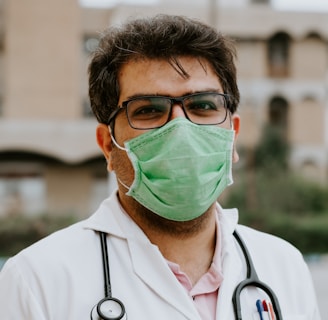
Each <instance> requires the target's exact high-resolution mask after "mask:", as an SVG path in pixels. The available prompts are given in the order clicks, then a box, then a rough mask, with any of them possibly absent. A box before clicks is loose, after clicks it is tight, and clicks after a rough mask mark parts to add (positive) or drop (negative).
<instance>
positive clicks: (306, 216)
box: [222, 126, 328, 253]
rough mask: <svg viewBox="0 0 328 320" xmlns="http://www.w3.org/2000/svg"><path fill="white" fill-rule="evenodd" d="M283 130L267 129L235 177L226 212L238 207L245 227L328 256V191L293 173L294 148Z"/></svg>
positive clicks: (305, 251) (304, 249)
mask: <svg viewBox="0 0 328 320" xmlns="http://www.w3.org/2000/svg"><path fill="white" fill-rule="evenodd" d="M283 132H284V131H283V130H281V128H279V127H273V126H267V127H266V128H264V131H263V136H262V139H261V141H260V143H259V145H258V146H257V147H256V148H255V150H247V151H245V153H244V157H245V158H246V160H247V161H246V165H245V167H244V168H243V169H242V170H239V172H236V174H235V176H236V177H235V185H234V187H233V188H231V190H230V193H229V194H228V195H227V197H226V199H225V201H224V202H223V203H222V204H223V206H224V207H237V208H238V209H239V214H240V223H242V224H245V225H248V226H251V227H253V228H256V229H259V230H261V231H264V232H268V233H272V234H274V235H277V236H279V237H281V238H284V239H286V240H287V241H289V242H291V243H293V244H294V245H295V246H296V247H298V248H299V249H300V250H301V251H302V252H303V253H316V252H328V188H327V186H326V187H324V186H321V185H318V184H316V183H314V182H313V181H309V180H305V179H302V178H301V177H300V176H297V175H296V174H295V173H293V172H292V171H291V170H289V169H288V165H287V163H288V156H289V146H288V143H287V142H286V141H285V139H284V134H283Z"/></svg>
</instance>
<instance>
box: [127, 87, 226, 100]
mask: <svg viewBox="0 0 328 320" xmlns="http://www.w3.org/2000/svg"><path fill="white" fill-rule="evenodd" d="M220 91H221V90H219V89H213V88H206V89H202V90H195V91H187V92H185V93H184V94H183V95H181V96H174V95H170V94H168V95H167V94H166V95H164V94H159V93H145V92H143V93H136V94H133V95H131V96H128V97H127V98H126V99H124V101H127V100H132V99H136V98H141V97H169V98H177V97H184V96H188V95H191V94H196V93H207V92H216V93H224V92H220Z"/></svg>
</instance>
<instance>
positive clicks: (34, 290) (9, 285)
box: [0, 194, 320, 320]
mask: <svg viewBox="0 0 328 320" xmlns="http://www.w3.org/2000/svg"><path fill="white" fill-rule="evenodd" d="M218 214H219V220H220V224H221V231H222V235H221V240H222V259H223V275H224V280H223V283H222V285H221V287H220V289H219V297H218V303H217V316H216V319H220V320H229V319H232V320H233V319H234V313H233V308H232V302H231V297H232V293H233V291H234V288H235V287H236V285H237V284H238V283H239V282H240V281H241V280H243V279H244V278H245V261H244V257H243V255H242V254H241V251H240V248H239V246H238V245H237V244H236V241H235V240H234V238H233V236H232V232H233V230H234V229H235V228H236V227H237V211H236V210H222V209H221V208H220V207H219V206H218ZM237 229H238V231H239V233H240V234H241V236H242V238H243V239H244V241H245V242H246V244H247V247H248V249H249V251H250V253H251V255H252V257H253V262H254V264H255V268H256V270H257V273H258V275H259V278H260V279H261V280H262V281H263V282H265V283H267V284H269V285H270V286H271V287H272V289H273V290H274V291H275V293H276V295H277V296H278V299H279V301H280V306H281V309H282V313H283V316H284V320H302V319H304V320H305V319H306V320H319V319H320V316H319V314H318V309H317V304H316V299H315V295H314V290H313V286H312V282H311V279H310V276H309V272H308V269H307V267H306V265H305V263H304V261H303V258H302V256H301V254H300V253H299V252H298V251H297V250H296V249H295V248H293V247H292V246H291V245H289V244H288V243H286V242H285V241H283V240H280V239H277V238H275V237H272V236H270V235H267V234H264V233H260V232H258V231H254V230H252V229H249V228H246V227H242V226H238V227H237ZM94 230H97V231H104V232H106V233H108V234H109V238H108V239H109V240H108V251H109V261H110V275H111V283H112V294H113V296H114V297H116V298H119V299H120V300H121V301H122V302H123V303H124V305H125V308H126V311H127V315H128V320H144V319H147V320H154V319H156V320H182V319H184V320H185V319H190V320H201V319H200V317H199V315H198V313H197V310H196V308H195V306H194V304H193V301H192V299H191V298H190V297H189V296H188V295H187V294H186V292H185V289H184V288H183V287H182V286H181V285H180V283H179V282H178V281H177V280H176V278H175V276H174V274H173V273H172V272H171V270H170V268H169V267H168V264H167V262H166V261H165V259H164V258H163V256H162V255H161V253H160V251H159V250H158V248H157V247H156V246H154V245H152V244H151V243H150V242H149V240H148V238H147V237H146V236H145V235H144V234H143V232H142V231H141V230H140V229H139V228H138V227H137V226H136V225H135V224H134V223H133V222H132V220H131V219H130V218H129V217H128V216H127V215H126V214H125V213H124V212H123V211H122V208H121V207H120V205H119V203H118V201H117V197H116V195H115V194H113V195H112V196H111V197H110V198H109V199H107V200H105V201H104V202H103V203H102V205H101V206H100V208H99V209H98V210H97V212H96V213H95V214H94V215H93V216H91V217H90V218H89V219H87V220H85V221H82V222H79V223H77V224H75V225H73V226H71V227H69V228H67V229H64V230H62V231H59V232H56V233H54V234H52V235H51V236H49V237H47V238H45V239H44V240H42V241H40V242H38V243H36V244H34V245H32V246H31V247H29V248H27V249H25V250H23V251H22V252H21V253H19V254H18V255H17V256H15V257H14V258H12V259H10V260H9V261H8V262H7V264H6V265H5V266H4V268H3V270H2V272H1V273H0V319H1V320H18V319H19V320H22V319H24V320H32V319H33V320H45V319H47V320H75V319H76V320H82V319H85V320H87V319H90V311H91V309H92V307H93V306H94V305H95V304H96V303H97V302H98V301H99V300H100V299H102V298H103V297H104V281H103V269H102V268H103V266H102V257H101V248H100V241H99V235H98V234H97V233H96V232H94ZM259 298H260V299H262V298H265V295H264V294H263V293H261V292H260V291H259V290H258V289H246V290H245V291H244V292H243V293H242V300H241V301H242V310H243V319H244V320H252V319H258V318H256V317H253V315H254V314H256V307H255V301H256V300H257V299H259Z"/></svg>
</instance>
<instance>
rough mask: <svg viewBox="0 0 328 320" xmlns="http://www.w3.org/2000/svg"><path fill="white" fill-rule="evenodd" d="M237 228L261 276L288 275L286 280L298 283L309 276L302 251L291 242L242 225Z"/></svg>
mask: <svg viewBox="0 0 328 320" xmlns="http://www.w3.org/2000/svg"><path fill="white" fill-rule="evenodd" d="M236 230H237V231H238V232H239V234H240V236H241V238H242V239H243V241H244V242H245V244H246V247H247V249H248V251H249V253H250V255H251V258H252V260H253V262H254V264H255V265H256V268H257V271H258V274H259V276H260V278H264V279H265V278H267V277H268V276H269V277H271V280H272V279H281V278H285V277H282V275H286V276H288V278H287V279H288V280H286V279H285V280H286V281H290V282H293V283H297V281H299V279H300V278H308V277H309V271H308V267H307V265H306V263H305V261H304V258H303V255H302V253H301V252H300V251H299V250H298V249H297V248H296V247H295V246H293V245H292V244H291V243H289V242H287V241H286V240H284V239H282V238H279V237H277V236H274V235H271V234H268V233H264V232H261V231H258V230H255V229H252V228H249V227H245V226H241V225H238V227H237V229H236ZM267 281H269V279H267Z"/></svg>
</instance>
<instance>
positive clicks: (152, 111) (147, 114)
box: [128, 99, 167, 120]
mask: <svg viewBox="0 0 328 320" xmlns="http://www.w3.org/2000/svg"><path fill="white" fill-rule="evenodd" d="M128 112H129V116H130V118H134V119H136V118H138V119H139V120H142V119H154V118H158V117H162V116H163V115H165V114H166V113H167V107H166V105H165V104H163V103H161V101H154V99H138V100H133V101H131V102H130V104H129V106H128Z"/></svg>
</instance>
